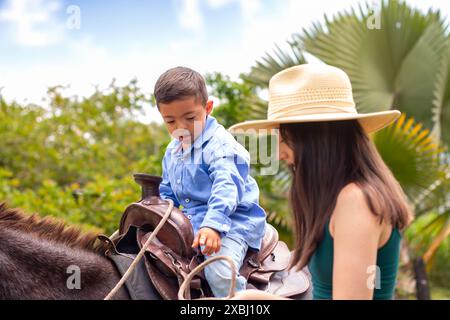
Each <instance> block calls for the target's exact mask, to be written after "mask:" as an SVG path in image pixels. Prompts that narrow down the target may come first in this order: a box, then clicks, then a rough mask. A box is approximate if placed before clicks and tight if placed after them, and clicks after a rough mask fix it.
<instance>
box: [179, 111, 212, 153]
mask: <svg viewBox="0 0 450 320" xmlns="http://www.w3.org/2000/svg"><path fill="white" fill-rule="evenodd" d="M218 126H219V123H218V122H217V120H216V118H214V117H213V116H211V115H208V116H207V118H206V122H205V128H204V129H203V131H202V133H201V134H200V135H199V136H198V137H197V138H196V139H195V140H194V143H193V144H192V146H191V148H189V150H185V151H184V153H183V155H187V154H189V153H190V152H191V150H192V148H195V149H199V148H201V147H202V146H203V144H204V143H205V142H207V141H209V140H210V139H211V138H212V137H213V136H214V132H215V131H216V129H217V128H218ZM180 144H181V142H180V141H178V140H175V143H174V149H173V151H172V153H176V151H177V150H179V147H180Z"/></svg>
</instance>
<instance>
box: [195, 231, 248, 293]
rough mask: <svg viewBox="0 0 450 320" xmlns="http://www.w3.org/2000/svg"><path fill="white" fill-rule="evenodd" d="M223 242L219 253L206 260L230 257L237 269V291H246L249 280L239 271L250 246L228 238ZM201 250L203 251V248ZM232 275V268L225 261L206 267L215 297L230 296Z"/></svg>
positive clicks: (224, 238) (206, 257) (206, 273)
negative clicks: (216, 257) (215, 257)
mask: <svg viewBox="0 0 450 320" xmlns="http://www.w3.org/2000/svg"><path fill="white" fill-rule="evenodd" d="M221 242H222V246H221V248H220V250H219V252H217V253H213V254H212V255H210V256H206V255H205V260H207V259H209V258H212V257H214V256H222V255H224V256H228V257H230V258H231V259H232V260H233V262H234V264H235V266H236V268H237V270H236V272H237V277H236V291H241V290H245V289H246V286H247V280H246V279H245V278H244V277H243V276H241V275H239V269H240V268H241V266H242V263H243V261H244V258H245V255H246V254H247V249H248V246H247V244H246V243H245V242H244V241H242V240H239V239H234V238H229V237H226V236H225V237H223V238H222V239H221ZM201 249H202V250H203V246H202V247H201ZM231 274H232V272H231V266H230V265H229V263H228V262H227V261H225V260H218V261H215V262H213V263H211V264H209V265H207V266H206V267H205V277H206V280H207V281H208V284H209V286H210V288H211V290H212V292H213V294H214V296H215V297H218V298H224V297H226V296H228V293H229V291H230V286H231Z"/></svg>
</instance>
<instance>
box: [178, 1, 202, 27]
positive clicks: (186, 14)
mask: <svg viewBox="0 0 450 320" xmlns="http://www.w3.org/2000/svg"><path fill="white" fill-rule="evenodd" d="M174 4H175V9H176V10H177V15H178V21H179V23H180V26H181V27H182V28H184V29H191V30H200V29H201V28H202V27H203V18H202V15H201V11H200V4H199V0H176V1H175V2H174Z"/></svg>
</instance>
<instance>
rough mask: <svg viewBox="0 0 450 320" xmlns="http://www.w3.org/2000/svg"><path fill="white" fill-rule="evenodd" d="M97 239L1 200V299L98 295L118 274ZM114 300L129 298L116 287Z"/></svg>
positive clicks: (108, 288)
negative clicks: (11, 207)
mask: <svg viewBox="0 0 450 320" xmlns="http://www.w3.org/2000/svg"><path fill="white" fill-rule="evenodd" d="M96 240H97V235H95V234H93V233H82V232H81V231H80V230H79V229H78V228H75V227H70V226H66V225H65V224H64V223H63V222H60V221H58V220H56V219H54V218H49V217H46V218H39V217H38V216H37V215H31V216H28V215H25V214H24V213H23V212H22V211H21V210H19V209H10V208H8V207H7V206H6V204H5V203H0V300H5V299H27V300H30V299H46V300H48V299H56V300H68V299H83V300H85V299H86V300H100V299H103V298H104V297H105V296H106V295H107V294H108V293H109V292H110V291H111V289H112V288H113V287H114V286H115V285H116V284H117V282H119V280H120V274H119V272H118V271H117V269H116V267H115V266H114V265H113V263H112V261H111V260H109V259H108V258H107V257H106V256H105V251H106V246H105V244H103V243H102V242H101V241H96ZM76 277H78V278H76ZM115 299H120V300H128V299H130V296H129V294H128V292H127V290H126V289H125V288H121V290H120V291H119V292H118V293H117V294H116V295H115Z"/></svg>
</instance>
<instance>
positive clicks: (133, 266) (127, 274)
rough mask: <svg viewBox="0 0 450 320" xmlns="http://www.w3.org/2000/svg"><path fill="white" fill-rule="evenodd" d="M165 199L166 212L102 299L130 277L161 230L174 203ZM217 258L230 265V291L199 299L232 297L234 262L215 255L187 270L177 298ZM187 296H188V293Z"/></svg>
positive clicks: (179, 297) (115, 290) (182, 294)
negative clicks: (223, 295)
mask: <svg viewBox="0 0 450 320" xmlns="http://www.w3.org/2000/svg"><path fill="white" fill-rule="evenodd" d="M166 200H167V201H168V202H169V207H168V208H167V210H166V212H165V213H164V216H163V217H162V219H161V221H160V222H159V223H158V225H157V226H156V228H155V229H154V230H153V232H152V233H151V235H150V236H149V237H148V239H147V241H146V242H145V244H144V245H143V246H142V248H141V250H140V251H139V253H138V255H137V256H136V258H134V260H133V262H132V263H131V265H130V266H129V267H128V269H127V271H126V272H125V273H124V275H123V276H122V278H121V279H120V280H119V282H118V283H117V284H116V286H115V287H114V288H113V289H112V290H111V292H110V293H108V295H107V296H106V297H105V299H104V300H111V299H112V298H113V297H114V296H115V295H116V293H117V292H118V291H119V289H120V288H121V287H122V286H123V284H124V283H125V282H126V281H127V280H128V278H129V277H130V275H131V273H132V272H133V271H134V269H136V267H137V264H138V263H139V261H140V260H141V259H142V257H143V256H144V254H145V251H146V250H147V248H148V246H149V245H150V243H151V242H152V241H153V239H154V238H155V237H156V235H157V234H158V232H159V230H161V228H162V227H163V225H164V224H165V223H166V222H167V220H168V219H169V217H170V214H171V213H172V209H173V206H174V205H173V201H172V199H166ZM218 260H225V261H227V262H228V263H229V264H230V267H231V271H232V274H231V286H230V291H229V293H228V296H227V297H225V298H214V297H207V298H201V300H227V299H231V298H233V297H234V295H235V289H236V277H237V273H236V268H235V265H234V262H233V260H232V259H231V258H230V257H227V256H215V257H212V258H210V259H208V260H206V261H204V262H202V263H201V264H199V265H198V266H196V267H195V268H194V269H193V270H192V271H191V272H189V274H188V275H187V276H186V278H185V279H184V281H183V283H182V284H181V286H180V289H179V291H178V299H180V300H186V298H185V294H186V291H187V290H189V288H190V285H191V281H192V279H193V278H194V276H195V275H197V274H198V273H199V272H200V271H202V270H203V269H204V268H205V267H206V266H207V265H208V264H210V263H213V262H215V261H218ZM189 296H190V294H189ZM199 300H200V299H199Z"/></svg>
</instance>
